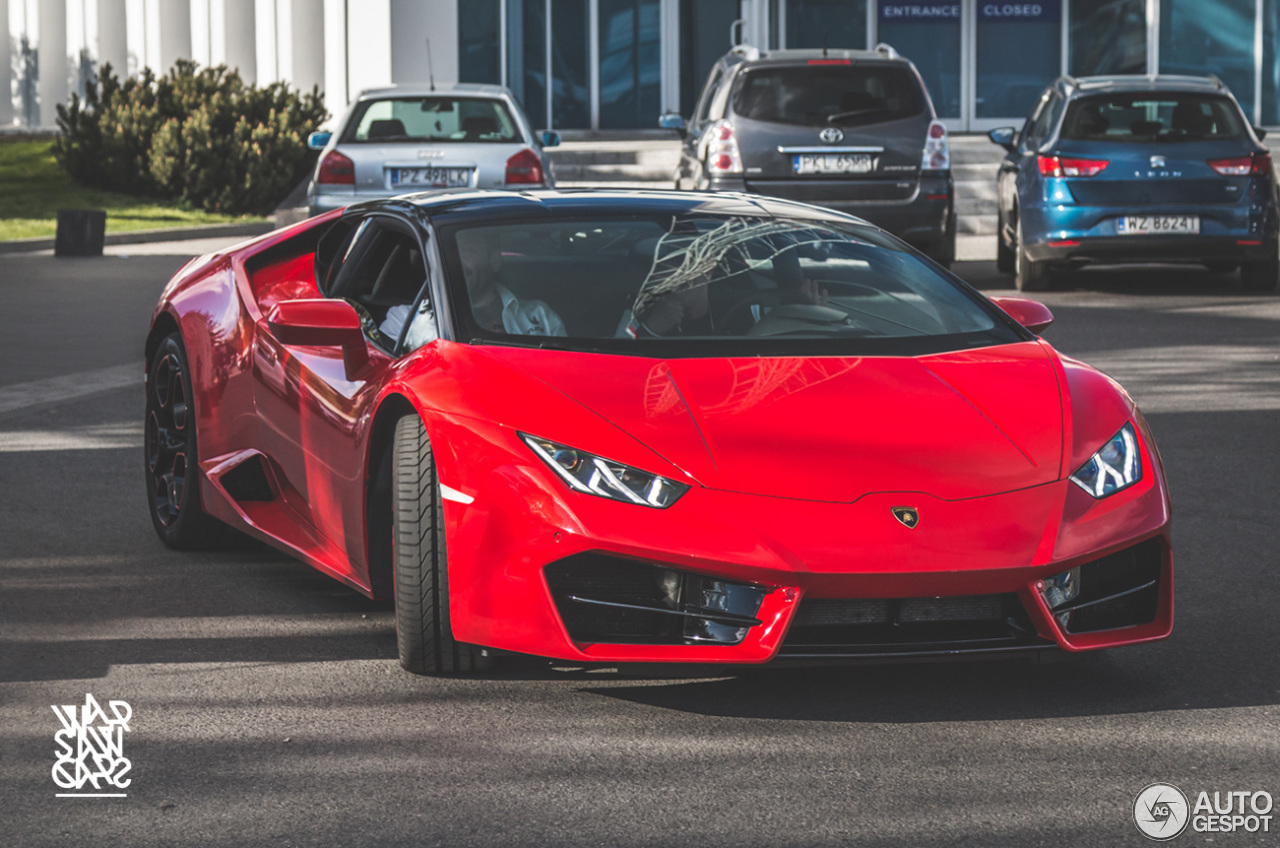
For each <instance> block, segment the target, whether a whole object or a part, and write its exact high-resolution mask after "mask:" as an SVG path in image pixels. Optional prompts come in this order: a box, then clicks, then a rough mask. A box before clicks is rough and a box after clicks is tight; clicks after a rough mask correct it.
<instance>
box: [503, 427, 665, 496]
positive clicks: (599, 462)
mask: <svg viewBox="0 0 1280 848" xmlns="http://www.w3.org/2000/svg"><path fill="white" fill-rule="evenodd" d="M520 438H522V439H524V440H525V443H526V444H528V445H529V447H530V448H532V449H533V452H534V453H536V454H537V455H538V457H539V458H540V459H541V460H542V461H543V462H545V463H546V464H547V465H549V466H551V470H552V471H554V472H556V474H558V475H560V479H562V480H564V481H565V482H566V483H568V484H569V486H570V487H572V488H573V489H575V490H577V491H579V492H585V493H587V494H589V495H599V496H600V497H602V498H610V499H612V500H615V501H624V502H626V503H633V504H639V505H640V506H652V507H656V508H658V509H663V508H665V507H669V506H671V505H672V504H673V503H675V502H676V500H678V499H679V497H680V496H681V495H683V494H684V493H685V492H687V491H689V487H688V486H686V485H685V484H684V483H677V482H675V481H674V480H668V479H667V478H666V477H659V476H658V475H657V474H650V473H649V472H648V471H641V470H640V469H639V468H632V467H631V466H630V465H623V464H622V463H620V462H614V461H613V460H611V459H603V458H602V457H598V456H593V455H592V454H589V453H585V452H583V451H580V450H578V449H576V448H571V447H569V446H568V445H562V444H559V443H558V442H553V441H550V440H548V439H540V438H538V437H537V436H530V435H527V434H525V433H521V434H520Z"/></svg>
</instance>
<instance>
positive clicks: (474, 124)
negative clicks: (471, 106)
mask: <svg viewBox="0 0 1280 848" xmlns="http://www.w3.org/2000/svg"><path fill="white" fill-rule="evenodd" d="M462 131H463V133H465V134H466V139H467V141H476V140H478V139H479V138H480V137H481V136H483V135H492V134H494V133H497V132H499V127H498V119H497V118H491V117H487V116H483V117H475V118H463V119H462Z"/></svg>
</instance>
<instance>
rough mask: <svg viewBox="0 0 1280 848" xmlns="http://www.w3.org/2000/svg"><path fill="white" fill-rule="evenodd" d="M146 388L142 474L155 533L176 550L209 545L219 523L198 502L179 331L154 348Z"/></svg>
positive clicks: (187, 374)
mask: <svg viewBox="0 0 1280 848" xmlns="http://www.w3.org/2000/svg"><path fill="white" fill-rule="evenodd" d="M146 388H147V403H146V417H145V420H144V422H143V427H144V432H145V438H144V445H143V460H144V465H143V474H144V476H145V477H146V481H147V501H148V505H149V507H150V509H149V510H148V511H149V512H150V513H151V523H152V525H153V526H154V527H155V530H156V535H157V536H159V537H160V541H162V542H164V543H165V544H166V545H168V546H169V547H171V548H174V549H176V550H180V551H190V550H201V549H204V548H210V547H213V545H214V543H215V542H216V541H217V539H218V537H219V536H220V535H221V532H222V528H223V527H224V526H225V525H223V524H222V522H220V521H218V520H217V519H216V518H213V517H212V516H210V515H208V514H206V513H205V511H204V509H203V507H202V506H201V505H200V479H201V477H202V476H203V475H202V474H201V472H200V462H199V453H198V451H197V446H196V414H195V406H194V402H193V398H194V395H193V394H192V391H191V368H190V366H189V364H188V361H187V351H186V348H184V347H183V344H182V336H181V335H180V334H178V333H171V334H170V335H168V336H166V337H165V338H164V340H163V341H161V342H160V345H159V346H158V347H157V348H156V352H155V355H154V356H152V358H151V362H150V363H149V365H148V367H147V387H146Z"/></svg>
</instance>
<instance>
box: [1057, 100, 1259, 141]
mask: <svg viewBox="0 0 1280 848" xmlns="http://www.w3.org/2000/svg"><path fill="white" fill-rule="evenodd" d="M1243 137H1244V121H1243V120H1242V119H1241V117H1240V111H1239V110H1238V109H1237V108H1236V106H1235V104H1234V103H1232V102H1231V100H1230V99H1228V98H1226V97H1220V96H1217V95H1212V94H1191V93H1184V92H1149V91H1148V92H1129V93H1116V94H1102V95H1095V96H1092V97H1082V98H1080V99H1079V100H1075V101H1073V102H1072V103H1071V105H1070V106H1068V107H1067V116H1066V118H1065V119H1064V120H1063V122H1062V133H1061V135H1060V138H1062V139H1063V140H1065V141H1115V142H1149V141H1156V140H1159V141H1202V140H1204V139H1227V138H1243Z"/></svg>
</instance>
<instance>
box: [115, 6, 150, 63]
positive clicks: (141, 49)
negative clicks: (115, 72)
mask: <svg viewBox="0 0 1280 848" xmlns="http://www.w3.org/2000/svg"><path fill="white" fill-rule="evenodd" d="M149 5H150V3H149V0H125V16H124V27H125V30H124V33H125V34H124V38H125V57H126V58H125V67H124V68H122V69H121V74H120V76H133V75H135V74H138V73H141V72H142V69H143V68H145V67H147V29H148V27H147V11H148V9H147V7H148V6H149Z"/></svg>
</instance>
